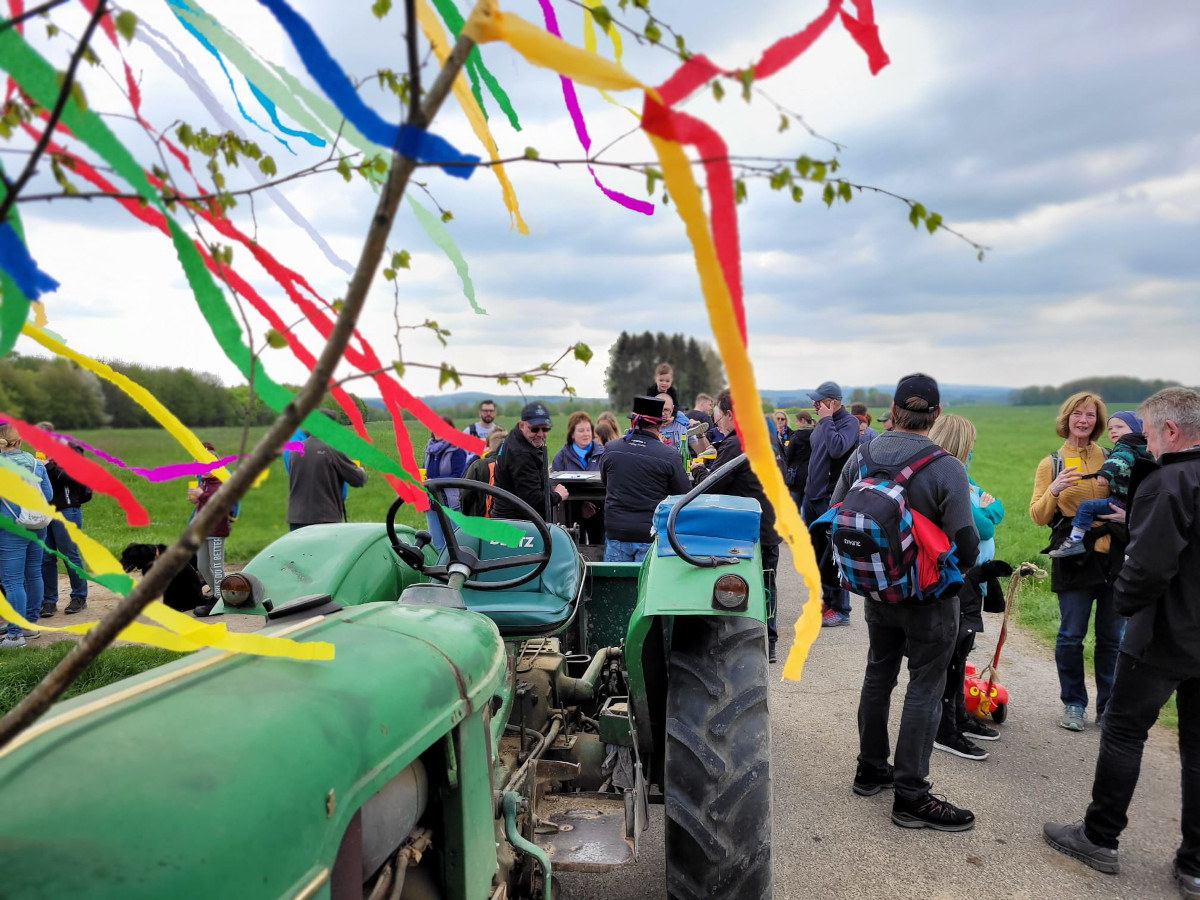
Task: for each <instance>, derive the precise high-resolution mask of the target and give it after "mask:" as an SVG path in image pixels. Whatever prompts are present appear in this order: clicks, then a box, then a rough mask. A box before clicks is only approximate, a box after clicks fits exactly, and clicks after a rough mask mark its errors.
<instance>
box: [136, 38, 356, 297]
mask: <svg viewBox="0 0 1200 900" xmlns="http://www.w3.org/2000/svg"><path fill="white" fill-rule="evenodd" d="M136 38H137V39H138V40H140V41H142V42H143V43H145V44H146V46H147V47H149V48H150V50H151V52H152V53H154V55H155V56H157V57H158V58H159V59H160V60H161V61H162V63H163V64H164V65H165V66H167V68H169V69H170V70H171V71H173V72H174V73H175V74H176V75H178V76H179V77H180V78H181V79H182V80H183V82H184V83H185V84H186V85H187V86H188V88H189V89H191V91H192V93H193V94H194V95H195V96H196V98H197V99H198V100H199V101H200V102H201V103H202V104H203V105H204V108H205V109H207V110H208V112H209V114H210V115H211V116H212V117H213V118H214V119H216V121H217V124H218V125H219V126H220V127H221V128H223V129H224V130H226V131H232V132H233V133H234V134H236V135H237V136H238V137H239V138H242V139H243V140H244V139H245V137H246V135H245V132H243V131H242V129H241V126H239V125H238V124H237V122H236V121H235V120H234V119H233V118H232V117H230V116H229V115H228V114H227V113H226V112H225V109H224V107H223V106H221V104H220V103H219V102H218V101H217V98H216V97H215V96H214V95H213V93H212V91H210V90H209V89H208V85H207V84H205V82H204V80H203V79H202V78H201V77H200V74H199V73H198V72H197V71H196V70H195V68H194V67H193V66H192V64H191V63H190V62H189V61H188V60H187V59H186V58H185V57H183V56H182V55H181V54H180V53H179V50H178V48H176V47H175V45H174V44H172V43H171V42H170V41H169V40H168V39H166V38H165V37H164V36H163V35H161V34H159V32H157V31H155V30H154V29H153V28H151V27H149V26H148V25H145V24H144V23H142V22H139V23H138V30H137V33H136ZM160 40H161V41H162V43H160V42H159V41H160ZM163 43H165V44H166V46H167V47H169V48H170V49H171V51H173V53H174V55H172V53H168V52H167V49H166V48H164V47H163ZM248 171H249V172H250V175H251V177H253V178H254V180H255V181H256V182H258V184H260V185H263V184H266V183H267V177H266V176H265V175H264V174H263V173H262V172H260V171H259V169H258V167H257V166H250V167H249V169H248ZM266 194H267V196H268V197H270V198H271V201H272V202H273V203H274V204H275V205H276V206H277V207H278V208H279V210H280V211H281V212H282V213H283V214H284V215H285V216H287V217H288V219H290V220H291V221H292V223H293V224H294V225H296V226H297V227H298V228H300V229H301V230H303V231H304V233H305V234H307V235H308V237H309V238H310V239H311V240H312V242H313V243H314V244H316V245H317V247H318V248H319V249H320V251H321V253H322V254H324V256H325V258H326V259H327V260H329V262H331V263H332V264H333V265H335V266H337V267H338V268H339V269H341V270H342V271H343V272H345V273H346V274H347V275H353V274H354V266H352V265H351V264H350V263H349V262H348V261H347V260H345V259H343V258H342V257H341V256H339V255H338V254H337V253H336V252H335V251H334V249H333V248H332V247H331V246H330V245H329V242H328V241H326V240H325V238H324V237H323V236H322V235H321V233H320V232H319V231H317V229H316V228H314V227H313V225H312V223H311V222H309V221H308V219H306V218H304V216H303V215H302V214H301V213H300V211H299V210H298V209H296V207H295V206H293V205H292V203H291V201H289V200H288V199H287V197H285V196H284V195H283V193H282V192H280V191H279V189H278V188H275V187H267V188H266Z"/></svg>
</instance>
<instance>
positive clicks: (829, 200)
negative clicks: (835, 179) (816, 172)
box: [821, 182, 837, 206]
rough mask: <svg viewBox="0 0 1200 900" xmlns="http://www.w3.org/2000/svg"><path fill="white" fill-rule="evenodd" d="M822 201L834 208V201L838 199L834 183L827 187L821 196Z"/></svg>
mask: <svg viewBox="0 0 1200 900" xmlns="http://www.w3.org/2000/svg"><path fill="white" fill-rule="evenodd" d="M821 199H822V200H824V201H825V205H826V206H833V201H834V200H836V199H837V191H836V190H835V189H834V187H833V183H832V182H830V183H828V184H826V185H825V193H824V194H822V195H821Z"/></svg>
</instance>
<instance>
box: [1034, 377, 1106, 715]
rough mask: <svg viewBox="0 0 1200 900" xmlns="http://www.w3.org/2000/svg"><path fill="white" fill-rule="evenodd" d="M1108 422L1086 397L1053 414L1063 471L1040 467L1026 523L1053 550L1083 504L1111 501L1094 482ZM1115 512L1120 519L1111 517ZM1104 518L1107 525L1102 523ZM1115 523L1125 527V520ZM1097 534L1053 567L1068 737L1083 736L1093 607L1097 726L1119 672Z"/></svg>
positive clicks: (1096, 402) (1101, 537) (1047, 462)
mask: <svg viewBox="0 0 1200 900" xmlns="http://www.w3.org/2000/svg"><path fill="white" fill-rule="evenodd" d="M1107 421H1108V415H1107V410H1106V409H1105V408H1104V401H1103V400H1101V399H1100V397H1099V396H1098V395H1096V394H1092V393H1089V392H1087V391H1083V392H1081V393H1078V394H1074V395H1072V396H1070V397H1068V398H1067V399H1066V400H1065V401H1064V402H1063V405H1062V406H1061V407H1060V408H1059V410H1058V418H1057V419H1056V420H1055V429H1056V430H1057V432H1058V436H1059V437H1061V438H1063V439H1064V441H1065V442H1064V443H1063V445H1062V447H1061V448H1060V449H1059V451H1058V453H1059V455H1061V457H1062V463H1063V464H1062V466H1061V469H1062V471H1060V472H1059V474H1058V475H1057V477H1055V476H1054V471H1053V470H1054V461H1053V460H1052V459H1051V458H1050V457H1046V458H1045V459H1043V460H1042V461H1041V462H1040V463H1039V464H1038V468H1037V474H1036V475H1035V476H1034V479H1033V498H1032V499H1031V500H1030V501H1029V516H1030V518H1031V519H1033V521H1034V522H1036V523H1037V524H1038V525H1049V526H1050V527H1051V529H1052V531H1051V542H1050V543H1051V546H1050V547H1049V548H1047V549H1048V550H1049V549H1052V548H1054V547H1057V546H1058V545H1059V544H1060V543H1062V542H1063V541H1064V540H1065V539H1066V537H1067V535H1068V533H1069V532H1070V528H1071V519H1072V517H1073V516H1074V515H1075V510H1076V509H1077V508H1078V506H1079V504H1080V503H1081V502H1082V501H1084V500H1090V499H1094V498H1095V499H1099V498H1103V497H1106V496H1108V483H1107V482H1106V481H1104V480H1102V479H1098V478H1085V477H1084V476H1087V475H1094V474H1095V473H1096V472H1098V471H1099V470H1100V466H1101V465H1103V463H1104V459H1105V456H1104V451H1103V450H1102V449H1101V448H1100V446H1099V445H1098V444H1097V443H1096V438H1097V437H1099V436H1100V434H1101V433H1102V432H1103V431H1104V426H1105V424H1106V423H1107ZM1114 512H1119V511H1116V510H1114ZM1101 518H1102V519H1103V518H1107V517H1105V516H1101ZM1112 521H1124V513H1123V512H1121V513H1120V515H1117V516H1115V517H1114V518H1113V519H1112ZM1094 528H1095V529H1096V530H1097V531H1099V532H1100V533H1099V534H1097V535H1087V536H1085V537H1084V544H1085V546H1087V547H1088V548H1089V551H1088V552H1087V553H1085V554H1083V555H1080V556H1074V557H1064V558H1062V559H1054V560H1051V563H1050V589H1051V590H1052V591H1054V593H1056V594H1057V595H1058V611H1059V615H1060V623H1059V626H1058V637H1057V639H1056V640H1055V642H1054V662H1055V663H1056V664H1057V666H1058V684H1059V692H1060V694H1061V699H1062V703H1063V714H1062V717H1061V718H1060V719H1059V720H1058V724H1059V725H1061V726H1062V727H1063V728H1066V729H1067V730H1069V731H1083V719H1084V711H1085V710H1086V709H1087V703H1088V695H1087V685H1086V684H1085V683H1084V676H1083V639H1084V636H1085V635H1086V634H1087V629H1088V619H1089V618H1090V617H1091V613H1092V606H1093V604H1094V605H1095V607H1096V626H1095V628H1096V651H1095V663H1096V721H1097V722H1099V721H1100V717H1101V716H1102V715H1103V714H1104V707H1105V706H1106V705H1107V704H1108V698H1109V695H1110V694H1111V693H1112V684H1113V677H1114V676H1115V674H1116V669H1117V650H1118V648H1119V647H1120V645H1121V636H1122V634H1123V633H1124V630H1125V620H1124V618H1123V617H1121V616H1119V615H1117V612H1116V610H1115V609H1113V598H1112V584H1111V574H1112V573H1111V571H1110V566H1109V556H1108V551H1109V543H1110V541H1109V538H1108V535H1107V531H1108V528H1107V527H1106V526H1105V523H1101V522H1097V523H1096V525H1095V526H1094Z"/></svg>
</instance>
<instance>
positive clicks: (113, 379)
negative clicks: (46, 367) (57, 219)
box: [0, 38, 229, 481]
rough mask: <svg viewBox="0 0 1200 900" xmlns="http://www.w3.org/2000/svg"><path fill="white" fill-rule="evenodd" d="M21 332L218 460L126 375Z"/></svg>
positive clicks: (191, 449)
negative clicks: (107, 385) (111, 386)
mask: <svg viewBox="0 0 1200 900" xmlns="http://www.w3.org/2000/svg"><path fill="white" fill-rule="evenodd" d="M0 40H2V38H0ZM21 333H22V334H24V335H26V336H28V337H31V338H33V339H34V340H35V341H37V342H38V343H39V344H41V345H42V346H43V347H45V348H46V349H47V350H49V351H50V352H51V353H54V354H56V355H58V356H62V357H65V358H66V359H69V360H71V362H73V363H75V364H76V365H78V366H80V367H81V368H84V369H87V370H88V371H89V372H92V373H93V374H95V375H98V376H100V377H101V378H103V379H104V380H105V381H107V382H109V383H110V384H114V385H116V386H117V387H118V388H120V389H121V390H122V391H124V392H125V393H126V394H127V395H128V396H129V398H130V399H131V400H133V402H134V403H136V404H137V405H138V406H140V407H141V408H142V409H144V410H145V411H146V412H147V413H149V414H150V417H151V418H152V419H154V421H156V422H157V423H158V424H159V425H161V426H162V427H163V428H165V429H166V430H167V433H168V434H169V435H171V437H173V438H175V440H176V441H178V442H179V444H180V446H182V447H183V449H184V450H186V451H187V452H188V453H190V454H191V455H192V456H193V457H194V458H195V459H197V460H199V461H201V462H208V461H212V460H214V459H215V458H216V457H214V456H213V454H211V453H209V452H208V451H207V450H205V449H204V444H203V442H202V441H201V440H200V439H199V438H198V437H196V435H195V434H194V433H192V431H191V429H189V428H188V427H187V426H186V425H184V424H183V423H182V422H180V421H179V419H177V418H176V417H175V414H174V413H172V412H171V411H170V410H169V409H167V408H166V407H165V406H163V405H162V404H161V403H159V402H158V400H157V399H156V398H155V396H154V395H153V394H151V393H150V392H149V391H148V390H146V389H145V388H144V387H142V386H141V385H140V384H138V383H137V382H135V381H133V380H132V379H130V378H128V377H127V376H125V375H122V374H121V373H120V372H117V371H114V370H113V369H111V368H110V367H109V366H106V365H105V364H104V363H102V362H99V361H97V360H94V359H92V358H91V357H89V356H84V355H83V354H82V353H78V352H76V351H75V350H72V349H71V348H70V347H68V346H67V345H66V344H64V343H62V342H61V341H59V340H56V339H54V338H52V337H50V335H49V334H48V333H46V332H45V331H43V330H42V329H40V328H37V327H36V326H34V325H32V324H30V323H28V322H27V323H25V325H24V326H23V327H22V329H21ZM213 474H214V475H216V476H217V477H218V478H220V479H221V480H222V481H224V480H225V479H226V478H228V477H229V472H228V470H226V469H223V468H222V469H216V470H214V472H213Z"/></svg>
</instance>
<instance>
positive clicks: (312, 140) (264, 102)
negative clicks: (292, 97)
mask: <svg viewBox="0 0 1200 900" xmlns="http://www.w3.org/2000/svg"><path fill="white" fill-rule="evenodd" d="M246 84H248V85H249V86H250V93H252V94H253V95H254V97H255V99H256V100H258V102H259V104H261V106H262V108H263V109H265V110H266V111H267V115H268V116H270V117H271V121H272V122H274V123H275V127H276V128H278V129H279V130H280V131H282V132H283V133H284V134H290V135H291V136H292V137H298V138H300V139H301V140H304V141H307V142H308V143H309V144H311V145H312V146H314V147H324V146H325V139H324V138H319V137H317V136H316V135H315V134H313V133H312V132H311V131H304V130H299V131H297V130H296V129H294V128H288V127H287V126H286V125H284V124H283V123H282V122H280V121H279V111H278V110H277V109H276V107H275V101H274V100H272V99H271V98H270V97H268V96H267V95H266V94H264V93H263V92H262V91H261V90H260V89H259V87H258V85H256V84H255V83H254V82H253V81H251V80H250V79H249V78H247V79H246Z"/></svg>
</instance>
